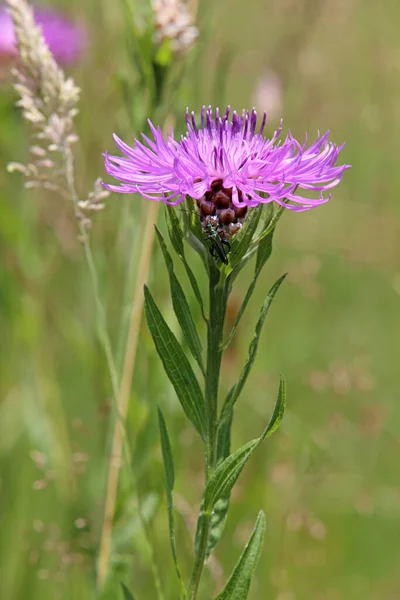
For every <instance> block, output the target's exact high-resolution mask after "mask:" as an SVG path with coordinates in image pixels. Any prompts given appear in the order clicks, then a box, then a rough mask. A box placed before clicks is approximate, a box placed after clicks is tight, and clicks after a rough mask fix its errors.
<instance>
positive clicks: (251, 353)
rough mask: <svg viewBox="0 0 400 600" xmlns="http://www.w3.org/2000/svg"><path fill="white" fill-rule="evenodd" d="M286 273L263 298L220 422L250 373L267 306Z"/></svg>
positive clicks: (226, 414)
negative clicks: (242, 365)
mask: <svg viewBox="0 0 400 600" xmlns="http://www.w3.org/2000/svg"><path fill="white" fill-rule="evenodd" d="M286 275H287V273H285V274H284V275H282V276H281V277H280V278H279V279H278V281H276V282H275V283H274V285H273V286H272V288H271V289H270V291H269V292H268V295H267V297H266V298H265V300H264V304H263V305H262V307H261V312H260V316H259V318H258V321H257V324H256V329H255V333H254V337H253V339H252V341H251V343H250V346H249V354H248V357H247V360H246V363H245V365H244V367H243V369H242V372H241V373H240V376H239V380H238V381H237V383H235V385H233V386H232V388H231V389H230V390H229V393H228V396H227V398H226V400H225V402H224V405H223V407H222V411H221V416H220V422H222V421H224V419H226V418H227V417H228V415H229V413H230V411H231V410H232V408H233V407H234V405H235V403H236V401H237V399H238V398H239V396H240V394H241V392H242V390H243V387H244V385H245V383H246V380H247V377H248V376H249V374H250V371H251V368H252V366H253V364H254V361H255V358H256V355H257V349H258V343H259V341H260V335H261V331H262V327H263V325H264V321H265V319H266V316H267V314H268V311H269V308H270V306H271V303H272V300H273V299H274V296H275V294H276V292H277V291H278V289H279V287H280V285H281V283H282V282H283V280H284V279H285V277H286Z"/></svg>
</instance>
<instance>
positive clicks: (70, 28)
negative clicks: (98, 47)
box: [0, 5, 85, 64]
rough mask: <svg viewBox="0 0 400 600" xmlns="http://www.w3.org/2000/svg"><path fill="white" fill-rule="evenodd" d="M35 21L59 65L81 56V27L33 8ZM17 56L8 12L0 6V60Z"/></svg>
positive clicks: (47, 10) (54, 12)
mask: <svg viewBox="0 0 400 600" xmlns="http://www.w3.org/2000/svg"><path fill="white" fill-rule="evenodd" d="M34 15H35V21H36V23H37V24H38V25H40V26H41V27H42V31H43V35H44V38H45V40H46V43H47V45H48V46H49V49H50V52H51V53H52V54H53V56H54V58H55V59H56V61H57V62H59V63H60V64H70V63H72V62H74V61H75V60H76V59H77V58H78V57H79V55H80V54H81V52H82V50H83V47H84V42H85V39H84V38H85V36H84V31H83V29H82V27H80V26H78V25H77V24H75V23H73V22H72V21H69V20H68V19H66V18H65V17H64V16H63V15H62V14H61V13H60V12H56V11H54V10H50V9H47V8H46V9H44V8H35V9H34ZM15 56H18V49H17V47H16V43H15V34H14V25H13V22H12V19H11V17H10V15H9V14H8V11H7V10H6V8H5V7H4V6H3V5H0V60H1V58H10V57H15Z"/></svg>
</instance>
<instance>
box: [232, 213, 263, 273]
mask: <svg viewBox="0 0 400 600" xmlns="http://www.w3.org/2000/svg"><path fill="white" fill-rule="evenodd" d="M261 213H262V204H260V205H259V206H256V207H255V208H252V209H251V210H249V212H248V214H247V216H246V219H245V221H244V223H243V227H242V228H241V230H240V231H239V232H238V233H237V234H235V235H234V236H233V237H232V243H231V252H230V255H229V256H230V260H229V262H230V265H229V267H230V269H231V270H232V269H233V268H234V267H236V265H238V263H239V262H240V260H241V259H242V258H243V256H244V255H245V254H246V252H247V250H248V248H249V246H250V243H251V240H252V239H253V235H254V234H255V232H256V229H257V226H258V223H259V221H260V217H261Z"/></svg>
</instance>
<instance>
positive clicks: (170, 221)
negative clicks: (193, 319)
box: [165, 205, 207, 323]
mask: <svg viewBox="0 0 400 600" xmlns="http://www.w3.org/2000/svg"><path fill="white" fill-rule="evenodd" d="M165 215H166V221H167V228H168V235H169V239H170V240H171V244H172V246H173V248H174V250H175V252H176V253H177V255H178V256H179V258H180V259H181V260H182V262H183V266H184V267H185V270H186V273H187V276H188V278H189V281H190V285H191V286H192V289H193V292H194V295H195V296H196V299H197V302H198V303H199V306H200V310H201V315H202V317H203V320H204V321H205V322H206V323H207V318H206V315H205V312H204V303H203V297H202V295H201V292H200V288H199V285H198V283H197V279H196V276H195V275H194V273H193V271H192V269H191V268H190V265H189V263H188V262H187V260H186V256H185V249H184V246H183V231H182V228H181V224H180V222H179V219H178V217H177V214H176V211H175V208H174V207H173V206H168V205H166V207H165Z"/></svg>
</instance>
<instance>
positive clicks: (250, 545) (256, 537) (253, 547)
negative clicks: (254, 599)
mask: <svg viewBox="0 0 400 600" xmlns="http://www.w3.org/2000/svg"><path fill="white" fill-rule="evenodd" d="M264 533H265V516H264V513H263V512H262V511H260V512H259V514H258V517H257V521H256V524H255V525H254V529H253V531H252V534H251V536H250V539H249V541H248V542H247V545H246V547H245V549H244V550H243V552H242V554H241V556H240V558H239V560H238V562H237V564H236V566H235V568H234V569H233V572H232V574H231V576H230V578H229V580H228V583H227V584H226V586H225V587H224V589H223V590H222V592H221V593H220V594H218V596H217V598H216V600H246V598H247V596H248V593H249V589H250V582H251V577H252V575H253V573H254V571H255V570H256V567H257V563H258V560H259V558H260V554H261V547H262V543H263V539H264Z"/></svg>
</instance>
